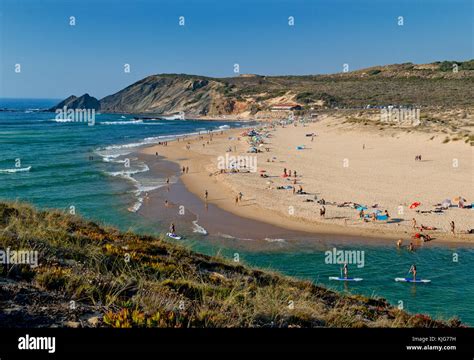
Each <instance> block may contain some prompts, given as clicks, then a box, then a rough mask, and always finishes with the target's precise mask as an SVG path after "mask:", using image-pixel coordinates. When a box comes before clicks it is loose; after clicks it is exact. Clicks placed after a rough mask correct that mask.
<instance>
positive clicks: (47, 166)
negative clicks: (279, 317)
mask: <svg viewBox="0 0 474 360" xmlns="http://www.w3.org/2000/svg"><path fill="white" fill-rule="evenodd" d="M57 102H59V100H54V99H52V100H35V99H21V100H18V99H2V100H0V109H2V111H0V199H2V200H19V201H27V202H31V203H33V204H34V205H36V206H39V207H41V208H58V209H62V210H64V211H69V212H71V211H74V212H76V213H77V214H80V215H82V216H85V217H86V218H89V219H93V220H95V221H98V222H100V223H103V224H108V225H113V226H116V227H118V228H120V229H122V230H132V231H137V232H141V233H153V234H158V233H162V232H163V231H164V229H166V227H167V225H168V224H162V223H160V219H159V216H157V219H156V221H150V220H149V219H145V218H143V217H142V216H140V215H138V214H137V212H136V211H137V210H138V209H139V208H140V206H141V204H142V201H143V195H144V193H145V192H149V191H153V190H154V189H158V188H160V187H161V186H163V185H164V181H165V180H164V179H162V178H150V177H146V176H141V175H143V174H146V173H147V172H148V166H147V164H145V163H143V162H140V161H139V160H138V159H136V158H135V157H134V156H133V152H134V151H137V150H139V149H140V148H141V147H143V146H146V145H151V144H155V143H158V142H159V141H166V140H171V139H173V138H175V137H176V136H177V135H179V134H196V133H199V132H207V131H212V130H219V129H222V126H225V127H227V126H230V127H239V126H241V125H242V124H237V123H229V122H220V121H215V122H214V121H213V122H209V121H197V120H185V121H181V120H139V119H138V120H137V119H135V117H136V116H133V115H130V114H100V113H99V114H96V124H95V126H88V125H87V124H85V123H72V122H64V121H57V120H56V119H55V113H50V112H44V111H42V110H44V109H47V108H49V107H51V106H53V105H54V104H56V103H57ZM6 109H8V110H6ZM125 159H128V161H129V162H130V167H124V161H125ZM2 170H3V171H2ZM195 225H196V224H195ZM203 233H205V230H204V229H202V231H199V232H196V233H193V231H192V230H190V231H189V233H188V234H187V236H186V239H185V240H184V244H186V245H188V246H189V247H191V248H192V249H194V250H196V251H199V252H202V253H206V254H211V255H213V254H216V253H219V254H221V255H223V256H227V257H229V258H235V254H238V255H239V256H238V258H239V260H240V261H241V262H243V263H247V264H250V265H254V266H258V267H260V268H265V269H272V270H277V271H280V272H282V273H284V274H287V275H291V276H295V277H299V278H302V279H308V280H312V281H314V282H315V283H318V284H323V285H324V286H327V287H330V288H332V289H334V290H337V291H341V292H349V293H354V294H364V295H367V296H375V297H383V298H386V299H387V300H388V301H389V302H390V303H391V304H393V305H395V306H399V307H403V308H404V309H405V310H407V311H409V312H413V313H417V312H421V313H427V314H429V315H431V316H433V317H435V318H439V319H448V318H451V317H459V318H460V319H461V320H462V321H463V322H464V323H466V324H468V325H471V326H472V325H474V281H473V280H474V276H473V273H472V264H474V249H473V248H472V247H471V248H466V247H457V246H455V245H451V246H449V247H448V246H437V245H436V244H434V245H433V246H431V245H430V246H425V247H424V248H422V249H419V250H418V251H416V252H415V253H410V252H408V251H406V250H397V249H395V247H394V244H391V243H387V244H384V243H380V242H379V243H377V244H374V245H368V244H367V242H364V243H357V242H356V243H354V242H348V241H346V239H343V238H341V239H333V240H326V239H323V238H322V237H320V236H317V235H313V236H311V238H305V239H294V238H293V239H285V238H275V239H270V238H268V239H262V240H259V241H252V240H249V239H238V238H234V237H232V236H227V235H225V234H222V235H220V236H215V235H212V236H204V235H203ZM334 248H337V249H340V250H350V251H353V250H356V251H364V254H365V260H364V266H363V267H361V268H360V267H357V266H350V267H349V268H350V276H353V277H361V278H363V279H364V280H363V281H361V282H358V283H351V284H347V283H342V282H331V281H329V279H328V278H329V276H339V275H340V267H341V266H340V264H328V263H327V262H326V261H325V252H326V251H332V250H333V249H334ZM414 263H416V265H417V268H418V275H419V276H420V277H423V278H428V279H431V280H432V282H431V283H430V284H408V283H396V282H395V281H394V278H395V277H406V276H408V275H407V271H408V269H409V267H410V266H411V265H412V264H414Z"/></svg>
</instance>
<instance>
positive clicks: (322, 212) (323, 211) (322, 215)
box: [319, 206, 326, 217]
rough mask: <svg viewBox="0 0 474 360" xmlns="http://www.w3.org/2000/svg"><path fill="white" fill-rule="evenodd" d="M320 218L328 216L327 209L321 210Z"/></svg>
mask: <svg viewBox="0 0 474 360" xmlns="http://www.w3.org/2000/svg"><path fill="white" fill-rule="evenodd" d="M319 216H320V217H325V216H326V208H325V207H324V206H323V207H322V208H321V209H319Z"/></svg>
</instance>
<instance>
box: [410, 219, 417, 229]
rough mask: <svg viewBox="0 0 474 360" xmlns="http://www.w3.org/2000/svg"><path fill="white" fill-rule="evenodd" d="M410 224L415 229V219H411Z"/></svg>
mask: <svg viewBox="0 0 474 360" xmlns="http://www.w3.org/2000/svg"><path fill="white" fill-rule="evenodd" d="M411 222H412V224H413V229H416V219H415V218H413V219H411Z"/></svg>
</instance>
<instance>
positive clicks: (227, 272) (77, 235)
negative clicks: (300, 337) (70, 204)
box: [0, 203, 460, 328]
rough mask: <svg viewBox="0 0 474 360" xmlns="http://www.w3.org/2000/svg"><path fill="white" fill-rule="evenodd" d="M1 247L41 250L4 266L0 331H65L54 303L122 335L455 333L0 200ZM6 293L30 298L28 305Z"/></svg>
mask: <svg viewBox="0 0 474 360" xmlns="http://www.w3.org/2000/svg"><path fill="white" fill-rule="evenodd" d="M6 248H11V249H17V250H18V249H24V250H36V251H38V252H39V257H38V258H39V266H38V267H36V268H34V269H33V270H28V271H25V268H24V265H22V266H20V265H2V267H0V269H1V272H0V318H1V319H2V325H3V326H20V325H21V324H25V321H26V320H25V319H27V318H29V321H28V324H29V325H30V326H31V325H33V326H35V325H36V326H39V325H43V326H44V325H48V326H51V324H55V325H58V326H65V325H64V324H65V323H66V320H69V321H70V320H71V319H75V318H76V314H75V312H74V311H72V310H70V309H68V308H67V307H65V306H64V304H56V303H54V302H53V303H51V301H52V300H51V299H56V300H57V299H62V300H63V302H64V303H68V302H69V301H70V300H74V301H75V302H76V303H77V308H78V309H88V308H90V309H91V311H94V312H95V313H98V314H99V315H98V316H96V317H95V318H94V319H97V318H98V319H99V320H94V322H92V321H89V322H86V324H88V323H94V324H95V325H94V326H109V327H120V328H122V327H156V326H159V327H319V326H324V327H380V326H383V327H415V326H416V327H444V326H453V327H456V326H460V324H459V322H458V321H457V320H455V319H454V320H451V321H449V322H441V321H435V320H432V319H431V318H429V317H427V316H424V315H410V314H408V313H406V312H404V311H402V310H399V309H397V308H396V307H393V306H390V305H389V304H388V303H387V302H386V301H385V300H383V299H373V298H366V297H363V296H349V295H340V294H337V293H336V292H333V291H330V290H327V289H325V288H323V287H320V286H317V285H314V284H312V283H310V282H308V281H299V280H295V279H291V278H288V277H283V276H281V275H279V274H274V273H271V272H268V271H261V270H257V269H252V268H249V267H247V266H244V265H241V264H236V263H234V262H231V261H230V260H226V259H224V258H220V257H210V256H206V255H201V254H197V253H194V252H192V251H190V250H188V249H186V248H184V247H182V246H178V245H175V244H171V243H168V242H166V241H164V240H163V239H160V238H155V237H151V236H143V235H136V234H133V233H129V232H127V233H122V232H119V231H117V230H116V229H113V228H104V227H101V226H99V225H97V224H96V223H94V222H91V221H86V220H84V219H82V218H80V217H77V216H72V215H69V214H64V213H62V212H59V211H38V210H35V209H34V208H33V207H31V206H29V205H26V204H19V203H0V249H6ZM12 288H13V289H16V290H15V294H18V293H25V292H26V293H28V294H30V295H29V296H28V301H26V302H24V303H21V301H20V299H21V298H20V297H18V296H13V295H14V294H13V292H14V291H13V290H12ZM35 299H36V300H35ZM45 299H49V300H48V301H46V300H45ZM56 300H54V301H56ZM35 301H37V302H38V303H37V304H35ZM7 305H8V306H14V307H15V309H16V310H15V314H16V315H12V312H11V311H7V310H6V308H7ZM40 305H42V306H40ZM43 307H46V310H44V309H43V310H41V309H42V308H43ZM18 308H20V310H18ZM39 311H43V313H41V314H42V315H41V316H40V315H37V313H38V312H39ZM44 311H46V312H47V314H44ZM77 311H79V310H77ZM81 311H82V310H81ZM19 318H20V319H22V320H20V321H21V323H18V321H19V320H18V319H19ZM40 319H41V321H40ZM89 320H90V319H89Z"/></svg>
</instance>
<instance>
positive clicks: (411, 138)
mask: <svg viewBox="0 0 474 360" xmlns="http://www.w3.org/2000/svg"><path fill="white" fill-rule="evenodd" d="M244 131H245V130H243V129H239V130H236V129H234V130H228V131H224V132H222V133H220V132H219V133H214V134H213V135H212V139H211V136H210V135H209V134H205V135H204V134H203V135H200V136H195V137H189V138H186V139H180V141H172V142H168V145H167V146H163V145H155V146H151V147H148V148H145V149H144V150H143V153H144V154H147V155H155V154H156V153H158V155H159V156H160V157H161V156H163V157H164V158H166V159H167V160H169V161H172V162H176V163H178V164H179V166H180V168H182V167H185V168H186V167H189V171H188V172H187V173H186V172H185V173H183V174H182V175H181V180H182V182H183V184H184V185H185V186H186V188H187V190H189V191H191V192H192V193H194V194H196V195H197V196H198V197H199V198H201V199H202V200H203V201H204V200H205V195H204V194H205V191H206V190H207V191H208V199H207V201H208V202H209V203H210V204H214V205H216V206H218V207H219V208H221V209H224V210H226V211H229V212H232V213H233V214H236V215H238V216H240V217H244V218H249V219H254V220H258V221H262V222H265V223H269V224H273V225H278V226H280V227H283V228H286V229H291V230H296V231H304V232H312V233H319V234H341V235H342V234H343V235H353V236H364V237H371V238H377V239H390V240H392V241H393V240H394V239H402V240H403V242H404V244H405V245H406V244H408V243H409V242H410V241H411V238H412V236H413V235H414V234H416V233H418V234H422V235H429V236H431V237H432V238H433V242H436V243H437V242H449V243H465V244H467V243H471V244H472V243H474V235H473V234H467V233H466V232H467V230H469V229H472V228H474V212H473V211H474V210H472V209H470V208H458V200H457V197H461V198H464V199H466V201H465V202H464V205H470V204H471V202H473V201H474V190H473V189H474V187H473V186H472V185H473V174H474V172H473V152H472V147H470V146H469V144H466V143H464V142H462V141H456V142H453V141H451V142H449V143H443V139H444V136H443V134H442V133H423V132H420V131H407V130H406V129H405V130H404V129H386V130H384V131H381V130H379V129H378V128H377V127H373V126H367V127H361V126H359V125H351V124H343V123H342V121H341V120H340V119H336V118H334V117H332V116H330V115H324V116H321V117H320V118H319V119H318V121H317V122H312V123H307V124H302V123H297V124H296V126H295V125H294V124H291V125H286V126H280V125H279V126H276V127H270V126H267V127H266V129H265V130H261V131H260V134H264V136H263V137H262V140H263V142H264V144H262V145H261V146H260V147H258V148H259V149H260V150H261V152H259V153H247V150H248V149H249V143H248V139H249V137H246V136H242V133H243V132H244ZM309 134H314V136H308V135H309ZM226 155H227V159H228V158H229V157H232V156H250V159H251V160H250V161H255V159H256V161H257V163H256V164H257V166H256V168H255V170H256V171H255V172H245V170H243V169H242V168H241V169H240V170H239V172H231V171H229V170H227V171H225V172H221V171H220V169H219V164H220V162H222V159H225V158H226ZM417 155H421V156H422V159H421V160H417V161H415V156H417ZM284 169H286V170H287V172H288V171H289V170H291V177H283V176H282V175H283V173H284ZM252 170H254V169H252ZM294 171H296V173H297V174H296V175H297V176H296V178H295V177H294V174H293V172H294ZM262 175H264V176H262ZM279 187H287V188H288V189H278V188H279ZM290 187H294V188H295V190H299V189H302V191H303V194H297V193H294V191H293V189H292V188H290ZM300 187H301V188H300ZM239 193H242V198H241V200H240V201H236V197H238V194H239ZM322 199H324V202H325V204H324V205H323V204H320V203H318V201H320V202H321V201H322ZM445 199H449V200H450V201H451V203H452V206H451V207H449V208H447V209H445V210H442V211H439V210H438V211H435V210H436V209H439V208H440V204H441V203H442V202H443V201H444V200H445ZM354 203H355V204H360V205H363V206H365V207H367V209H364V214H363V215H364V217H366V221H363V220H362V219H361V218H360V215H361V214H360V212H359V210H357V209H356V208H354V207H355V206H354ZM414 203H415V204H417V203H419V205H418V206H416V207H414V208H410V205H412V204H414ZM342 205H344V206H342ZM323 206H324V208H325V210H326V213H325V215H324V217H323V216H320V209H322V208H323ZM376 211H378V212H379V215H384V213H385V211H387V212H388V214H389V218H388V220H375V221H374V220H372V218H371V217H370V214H371V213H372V212H376ZM413 218H414V219H415V220H416V228H414V227H413V220H412V219H413ZM451 221H454V224H455V235H454V236H453V235H452V234H451V225H450V222H451ZM421 226H423V227H424V228H425V229H424V230H422V231H420V227H421ZM413 241H415V243H416V242H420V241H422V240H419V239H418V240H413Z"/></svg>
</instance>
